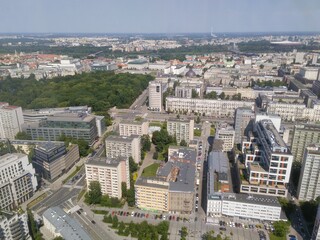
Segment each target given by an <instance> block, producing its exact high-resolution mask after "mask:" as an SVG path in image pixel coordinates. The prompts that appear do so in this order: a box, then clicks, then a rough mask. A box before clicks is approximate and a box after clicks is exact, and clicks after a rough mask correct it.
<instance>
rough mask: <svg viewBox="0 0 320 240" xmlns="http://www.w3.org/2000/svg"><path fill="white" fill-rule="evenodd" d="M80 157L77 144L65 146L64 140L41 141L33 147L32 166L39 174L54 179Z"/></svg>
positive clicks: (50, 179)
mask: <svg viewBox="0 0 320 240" xmlns="http://www.w3.org/2000/svg"><path fill="white" fill-rule="evenodd" d="M79 159H80V156H79V147H78V145H75V144H73V145H70V146H68V148H66V147H65V144H64V142H43V143H42V144H39V145H38V146H36V147H35V148H34V159H33V161H32V164H33V166H34V167H35V169H36V172H37V174H38V175H39V176H41V177H43V178H44V179H46V180H48V181H54V180H55V179H57V178H58V177H60V176H61V175H62V174H64V173H66V172H67V171H68V170H69V169H70V168H71V167H72V166H73V165H74V164H75V162H76V161H78V160H79Z"/></svg>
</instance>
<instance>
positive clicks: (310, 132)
mask: <svg viewBox="0 0 320 240" xmlns="http://www.w3.org/2000/svg"><path fill="white" fill-rule="evenodd" d="M319 142H320V125H318V124H301V125H295V126H294V129H293V137H292V144H291V151H292V155H293V157H294V161H297V162H302V160H303V154H304V150H305V149H306V147H307V146H308V145H310V144H312V143H319Z"/></svg>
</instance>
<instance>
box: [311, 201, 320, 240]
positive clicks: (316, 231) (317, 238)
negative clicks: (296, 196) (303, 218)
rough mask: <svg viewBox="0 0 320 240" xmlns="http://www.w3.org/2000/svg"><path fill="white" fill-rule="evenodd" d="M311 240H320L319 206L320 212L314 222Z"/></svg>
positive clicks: (319, 207)
mask: <svg viewBox="0 0 320 240" xmlns="http://www.w3.org/2000/svg"><path fill="white" fill-rule="evenodd" d="M311 240H320V206H318V212H317V216H316V220H315V222H314V227H313V231H312V236H311Z"/></svg>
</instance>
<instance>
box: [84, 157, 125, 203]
mask: <svg viewBox="0 0 320 240" xmlns="http://www.w3.org/2000/svg"><path fill="white" fill-rule="evenodd" d="M85 169H86V181H87V188H88V190H89V186H90V183H91V182H92V181H98V182H99V183H100V186H101V192H102V194H108V195H109V196H110V197H115V198H119V199H120V198H121V197H122V189H121V183H122V182H125V183H126V185H127V188H130V173H129V161H128V160H127V159H125V158H108V157H107V158H98V157H96V158H93V159H91V160H90V161H89V162H87V163H86V164H85Z"/></svg>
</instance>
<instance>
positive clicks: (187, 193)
mask: <svg viewBox="0 0 320 240" xmlns="http://www.w3.org/2000/svg"><path fill="white" fill-rule="evenodd" d="M168 155H169V160H168V162H167V163H166V164H165V165H163V166H160V168H159V169H158V171H157V174H156V176H155V177H152V178H145V177H140V178H138V179H137V181H136V183H135V193H136V195H135V196H136V206H137V207H138V208H140V209H144V210H152V211H164V212H171V213H184V214H190V213H191V212H192V210H193V206H194V192H195V190H194V188H195V172H196V167H195V163H196V150H194V149H191V148H183V147H181V148H179V149H178V150H177V149H176V148H174V149H172V150H170V149H169V154H168Z"/></svg>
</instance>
